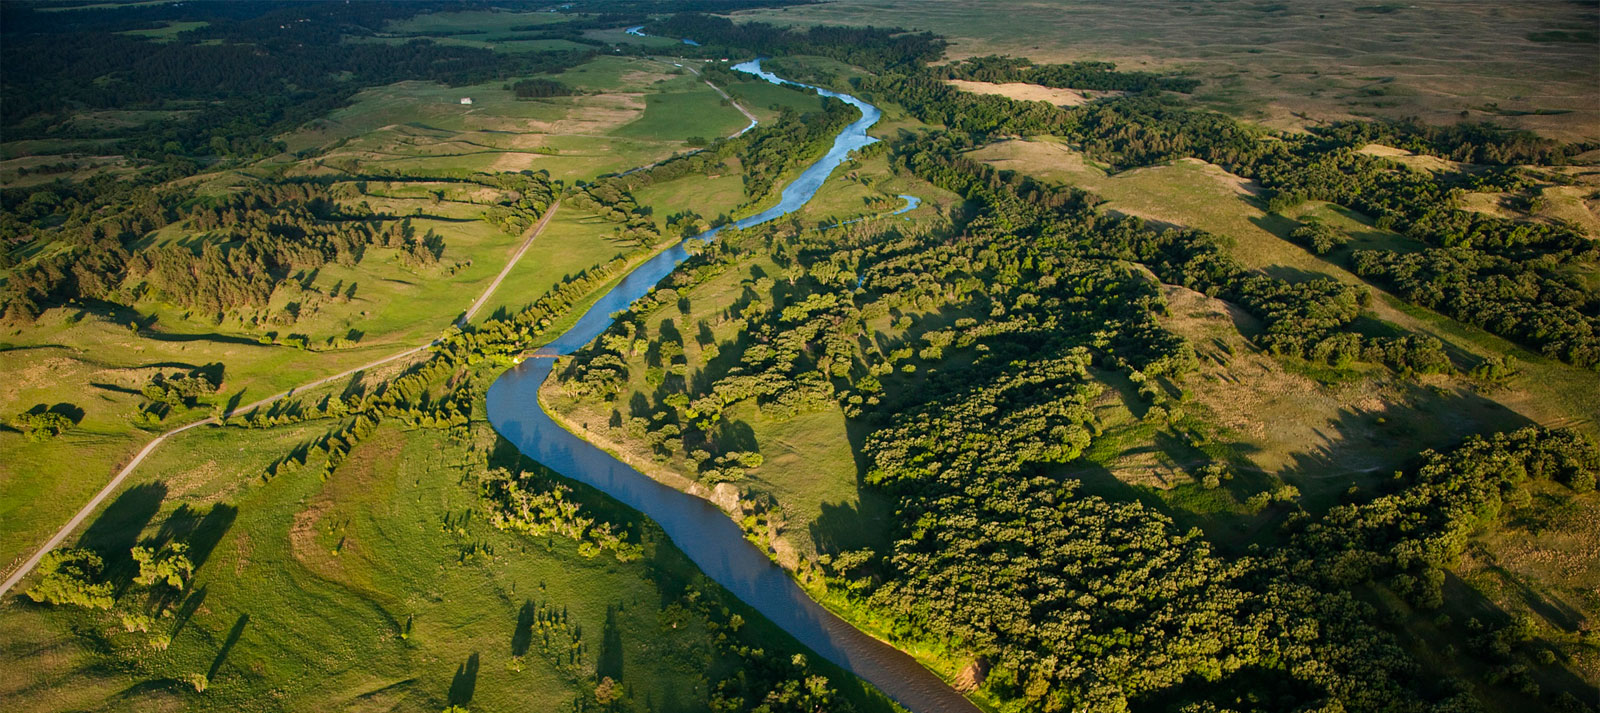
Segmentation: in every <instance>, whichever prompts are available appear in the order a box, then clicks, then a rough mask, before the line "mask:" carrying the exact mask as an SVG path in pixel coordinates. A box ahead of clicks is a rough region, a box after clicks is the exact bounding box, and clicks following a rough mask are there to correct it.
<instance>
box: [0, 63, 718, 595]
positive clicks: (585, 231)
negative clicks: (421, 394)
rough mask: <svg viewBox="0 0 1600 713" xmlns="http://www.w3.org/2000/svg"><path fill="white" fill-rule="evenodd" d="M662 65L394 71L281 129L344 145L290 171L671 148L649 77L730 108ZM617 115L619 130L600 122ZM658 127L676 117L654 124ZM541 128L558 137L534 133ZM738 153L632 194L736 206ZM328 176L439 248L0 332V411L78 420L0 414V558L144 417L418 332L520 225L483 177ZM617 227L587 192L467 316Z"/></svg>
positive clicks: (545, 279)
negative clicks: (180, 390)
mask: <svg viewBox="0 0 1600 713" xmlns="http://www.w3.org/2000/svg"><path fill="white" fill-rule="evenodd" d="M667 68H668V70H670V71H667V70H664V69H663V65H662V63H660V62H652V61H644V60H625V59H620V58H603V59H601V60H599V61H597V62H594V63H591V64H590V65H585V66H584V67H581V68H579V69H576V70H574V71H573V72H571V73H570V74H571V75H572V77H563V81H568V82H571V86H574V87H576V88H579V89H581V90H583V91H595V92H601V91H611V92H614V93H613V94H586V95H583V96H578V97H563V98H557V99H552V100H541V101H516V100H515V99H514V98H511V96H510V92H508V91H506V90H504V89H502V88H500V85H485V86H483V87H478V88H472V89H450V88H446V87H443V86H440V85H432V84H423V83H402V84H399V85H392V86H389V87H383V88H379V89H375V90H371V91H369V92H366V93H363V94H362V95H360V96H359V97H358V98H357V101H356V102H354V103H353V105H352V106H350V107H347V108H346V109H343V110H340V111H339V112H335V113H334V114H333V115H331V116H329V117H326V118H324V119H321V120H318V121H317V122H314V123H313V124H312V125H309V126H307V127H306V128H304V129H302V130H300V131H298V132H295V133H293V134H291V135H289V136H287V137H285V138H286V140H288V141H289V143H290V145H291V148H292V149H293V150H297V151H298V150H307V149H315V148H317V147H322V148H324V149H326V148H329V147H332V146H338V147H339V148H336V149H333V150H331V151H328V152H327V153H326V154H323V155H319V156H316V157H314V158H307V159H302V160H299V161H296V162H294V163H292V164H291V165H289V166H288V167H287V172H288V173H289V174H291V175H293V174H302V175H319V176H326V177H331V178H336V179H339V178H346V177H348V176H350V175H364V174H366V173H368V172H372V171H382V170H386V169H394V168H406V169H411V170H424V171H427V170H433V171H438V172H440V173H441V174H442V175H451V174H453V173H456V174H458V173H459V172H462V171H506V170H527V169H532V170H549V171H551V173H552V174H553V175H554V176H555V177H556V178H560V179H565V180H574V179H577V178H584V177H593V176H594V175H597V174H600V173H605V172H612V171H620V170H625V169H627V168H631V167H634V166H638V165H643V164H647V163H650V162H651V161H654V160H657V159H659V158H662V157H665V156H667V155H670V154H671V153H673V152H676V151H680V150H684V149H685V147H684V146H683V144H682V138H683V137H682V136H679V135H677V133H682V132H683V131H687V130H688V129H687V128H686V127H684V126H677V127H671V126H668V125H667V124H669V123H670V121H657V120H654V119H651V117H650V114H649V112H648V111H647V110H646V109H645V108H644V107H645V105H646V103H647V100H646V97H648V96H651V95H652V94H654V93H655V92H658V91H663V90H665V91H671V92H675V94H674V95H673V96H675V97H676V96H679V95H683V96H690V95H692V96H694V97H695V99H694V101H697V102H701V105H700V106H699V109H700V110H704V111H703V112H702V113H705V112H710V113H712V114H713V115H714V117H720V118H719V119H717V118H714V119H713V121H720V120H723V119H725V120H726V121H724V122H723V124H727V125H732V124H738V125H739V126H742V125H743V122H744V119H743V117H742V116H740V114H739V113H738V112H737V111H736V110H735V109H733V108H732V107H724V106H721V104H720V103H721V98H720V96H718V95H717V94H716V93H715V92H714V91H713V90H712V89H711V88H710V87H707V86H706V85H705V84H704V83H703V82H701V81H699V80H698V79H697V78H695V77H694V76H693V75H691V74H689V73H688V72H685V71H681V70H678V69H676V68H671V67H670V65H667ZM460 96H474V99H475V103H474V104H473V105H472V106H462V105H460V104H459V103H457V100H458V99H459V98H460ZM674 101H681V99H675V100H674ZM463 110H465V112H466V113H465V114H464V113H463ZM636 120H637V121H636ZM718 126H720V125H718ZM625 127H631V128H632V134H633V138H617V137H610V136H606V135H605V134H606V133H607V132H610V131H612V130H614V129H618V128H625ZM658 130H671V131H674V132H677V133H672V134H670V135H665V136H664V135H662V134H659V133H652V132H655V131H658ZM546 142H549V143H550V144H554V145H556V146H560V147H562V148H555V149H551V150H553V151H554V152H555V153H544V152H543V151H544V150H545V149H543V148H541V147H545V146H546ZM535 149H540V150H535ZM563 149H565V150H563ZM15 160H17V161H23V160H27V159H15ZM736 168H737V166H736V165H734V166H730V173H729V174H727V175H726V176H725V177H724V178H722V179H720V180H718V181H711V182H706V181H703V180H699V179H695V178H686V179H681V180H679V181H675V182H670V183H666V184H662V185H659V186H653V187H652V189H651V190H652V191H654V193H653V194H652V195H651V196H649V197H648V199H647V200H646V201H645V204H646V205H652V206H653V207H655V208H656V210H657V214H658V216H660V218H659V219H660V220H663V221H664V219H665V216H666V215H668V214H670V213H671V212H676V211H679V210H684V209H686V208H691V207H692V208H694V209H696V210H699V211H702V212H705V211H708V210H714V211H715V212H711V213H709V215H708V217H715V216H716V215H717V214H719V213H722V212H732V211H733V210H734V208H735V207H736V206H737V205H738V204H739V203H740V202H742V183H741V179H740V178H739V176H738V174H737V172H736ZM247 173H248V172H245V173H237V172H226V173H213V174H202V175H201V176H197V177H194V178H192V179H186V180H185V181H184V182H183V185H184V186H185V188H186V189H188V190H191V191H193V192H194V193H195V194H196V195H222V194H226V193H228V192H229V191H230V190H232V189H233V188H234V187H236V186H240V185H245V184H248V183H251V182H252V181H253V179H251V178H250V177H249V176H248V175H247ZM334 189H335V190H339V191H344V192H347V193H348V195H350V196H352V197H351V198H349V199H347V200H348V202H350V203H352V204H359V203H365V204H366V205H367V207H368V208H370V209H371V210H373V211H375V212H376V213H378V214H380V215H383V216H390V217H391V218H392V219H399V218H402V217H403V218H406V219H409V220H410V222H411V225H412V227H413V229H414V230H415V232H416V233H417V235H419V236H421V235H425V234H427V233H429V232H431V233H433V234H435V235H437V236H439V237H440V238H441V239H442V241H443V245H444V248H443V252H442V253H441V255H440V257H439V261H438V263H437V264H436V265H430V266H415V265H410V264H408V263H406V262H405V261H403V260H402V259H401V256H400V255H399V251H398V250H397V249H393V248H382V247H370V248H368V249H367V250H366V252H365V255H364V257H363V259H362V260H361V262H360V263H359V264H357V265H355V266H341V265H338V264H335V263H330V264H327V265H325V266H323V267H321V268H319V269H316V270H309V271H301V272H299V273H296V274H293V275H290V278H291V279H290V280H289V281H287V282H285V283H284V284H283V285H282V286H280V287H279V288H278V289H277V290H276V291H275V292H274V294H273V296H272V299H271V301H270V303H269V304H267V305H265V306H264V307H262V308H260V309H257V310H252V311H249V312H248V313H238V314H229V315H225V316H223V318H222V319H221V320H220V321H218V320H217V319H216V318H215V316H214V315H210V314H202V313H198V312H192V311H189V310H185V309H183V308H180V307H177V306H174V305H171V304H167V303H165V302H163V301H162V300H160V299H158V298H157V297H156V296H146V297H145V298H143V299H141V300H139V301H137V302H135V303H134V304H133V308H134V309H124V308H108V307H104V306H97V305H70V306H67V307H61V308H56V309H52V310H49V311H48V312H46V313H45V314H44V315H43V316H42V317H41V318H40V319H39V320H38V322H37V323H36V324H34V325H30V326H26V327H20V328H15V329H13V330H10V331H9V332H8V333H6V334H4V335H0V349H4V351H3V352H0V359H3V360H4V363H5V364H6V370H7V373H8V374H11V375H14V378H12V379H11V380H9V382H8V383H7V384H6V385H5V386H4V387H3V388H0V414H3V415H4V416H5V417H6V418H7V419H9V418H10V417H12V416H14V415H16V414H18V413H20V412H23V411H26V410H28V409H31V408H34V407H37V406H44V407H45V408H52V407H56V408H58V410H62V409H64V410H66V411H68V412H69V413H70V415H72V417H73V418H74V419H75V420H77V421H78V423H77V425H76V426H75V427H74V428H73V429H72V430H71V431H69V432H68V433H67V434H65V435H63V436H60V437H59V438H57V439H52V440H50V441H46V442H40V443H36V442H31V441H28V440H27V439H25V438H24V437H23V436H22V434H20V433H18V432H16V431H14V430H11V429H5V430H3V431H0V450H4V451H5V452H6V453H7V455H8V457H7V458H5V459H4V460H3V461H0V503H3V506H0V519H3V520H4V522H5V523H6V527H5V531H6V537H4V538H0V567H3V568H4V569H6V570H9V569H10V568H11V567H13V566H15V564H16V563H17V562H18V561H20V559H21V558H22V557H24V556H25V555H26V554H27V553H28V552H30V551H31V550H32V548H34V547H37V546H38V544H39V543H40V542H43V541H44V539H45V538H46V537H48V535H49V534H50V533H51V532H52V531H53V530H54V529H55V528H57V527H59V526H60V524H61V523H62V522H65V521H66V519H67V518H68V517H69V516H70V515H71V513H72V512H73V511H74V510H75V509H77V508H78V507H80V506H81V505H82V504H83V503H84V502H86V501H87V500H88V498H89V496H90V495H92V494H93V493H94V492H95V491H96V490H97V489H98V488H99V487H100V486H101V485H102V484H103V483H104V482H105V480H106V479H107V478H109V477H110V476H111V474H112V473H114V472H115V470H116V469H117V467H118V466H119V465H120V464H121V463H124V462H126V460H127V459H128V458H130V457H131V456H132V454H133V453H135V452H136V451H137V450H138V449H139V448H140V447H142V445H143V444H144V443H145V442H146V441H148V440H149V439H150V438H152V437H154V435H155V433H156V432H157V431H159V430H164V429H165V428H169V427H171V426H173V425H177V424H181V423H187V422H190V421H193V420H197V419H199V418H203V417H205V416H208V415H210V414H211V413H212V412H213V410H215V409H224V408H228V407H230V406H233V405H237V404H242V403H250V402H252V401H255V400H257V399H259V398H262V397H265V396H267V395H269V394H274V393H278V392H281V391H284V390H287V389H290V388H292V387H294V386H296V385H297V384H302V383H306V382H308V381H312V380H315V379H317V378H320V377H322V376H326V375H328V374H333V373H338V372H340V371H343V370H346V369H350V368H353V367H356V366H359V365H361V364H365V363H367V362H370V361H373V360H375V359H378V358H381V357H384V356H387V355H389V354H392V353H395V352H398V351H401V350H403V349H405V348H409V347H412V346H416V345H419V344H422V343H425V342H426V341H427V340H428V339H430V338H432V337H434V336H436V335H437V334H438V333H439V332H440V331H441V330H443V329H444V328H445V327H447V326H448V325H449V324H450V323H451V322H452V321H453V320H455V319H456V318H457V317H459V316H460V315H461V313H462V312H463V311H464V310H465V309H466V308H467V306H468V305H470V304H471V303H472V302H473V301H474V299H476V298H477V296H478V295H479V294H481V293H482V291H483V290H484V288H485V287H486V286H487V285H488V284H489V282H490V281H491V280H492V279H493V278H494V277H495V275H497V274H498V273H499V271H500V270H501V268H502V267H504V265H505V264H506V261H507V260H509V259H510V257H511V255H512V254H513V253H514V252H515V250H516V249H517V247H518V246H519V245H521V243H522V241H523V237H524V236H522V235H509V234H506V233H504V232H502V231H501V230H499V229H498V228H496V227H494V226H492V225H491V224H489V223H488V222H485V221H483V220H481V219H480V217H481V215H482V214H483V211H484V209H485V205H486V204H488V203H492V202H493V201H495V200H497V199H499V198H500V197H501V196H500V195H499V191H497V190H495V189H491V188H485V187H482V186H477V185H470V184H460V183H444V182H431V183H430V182H398V181H384V180H363V181H356V180H345V181H342V182H339V183H336V184H335V186H334ZM614 228H615V226H614V225H612V224H610V223H606V222H603V221H600V220H599V219H597V218H595V217H593V216H588V215H586V214H584V213H583V212H582V211H578V210H574V209H569V210H567V211H563V212H561V213H558V215H557V217H556V219H555V220H554V221H553V223H552V225H551V226H550V230H549V232H548V233H547V234H546V235H544V236H542V237H541V238H540V239H539V240H537V241H535V243H534V244H533V246H532V247H531V248H530V249H529V251H528V252H527V254H526V255H525V256H524V257H523V259H522V260H521V261H520V262H519V264H518V265H517V267H516V268H515V269H514V270H513V272H512V273H511V274H510V275H508V276H507V279H506V280H505V281H504V282H503V283H502V284H501V285H500V287H499V288H498V290H497V291H496V293H495V294H494V296H493V298H492V299H491V301H489V302H488V303H486V304H485V305H484V308H483V309H482V310H481V311H480V312H479V314H478V315H477V316H478V318H480V319H481V318H485V317H488V316H491V315H493V314H495V313H496V312H503V311H514V310H517V309H520V308H521V307H523V306H525V305H526V304H528V303H530V302H532V301H533V300H535V299H537V298H538V297H539V296H540V295H542V294H544V293H545V291H546V290H548V289H549V288H550V287H551V286H552V285H554V284H556V283H557V282H559V281H560V280H562V279H563V278H565V277H567V276H570V275H574V274H577V273H579V272H582V271H583V270H586V269H588V268H590V267H593V266H595V265H599V264H601V263H604V262H606V261H608V260H610V259H611V258H613V257H615V256H616V255H617V254H619V253H622V252H627V251H629V250H631V249H633V246H631V245H625V244H622V243H620V242H618V240H617V239H616V237H615V235H614V232H615V230H614ZM192 237H193V230H192V229H190V228H189V227H188V226H186V225H185V224H182V223H179V224H174V225H170V226H168V227H167V228H164V229H162V230H160V231H157V232H155V233H152V234H151V235H149V236H147V238H146V243H145V244H146V245H164V244H174V243H183V242H185V241H187V240H189V239H191V238H192ZM130 325H135V326H130ZM291 336H293V337H295V338H296V339H299V338H303V339H304V340H305V341H306V343H307V346H308V348H296V347H292V346H288V345H287V344H286V341H287V340H288V338H289V337H291ZM208 365H221V366H220V368H218V372H219V373H218V374H217V376H219V377H220V378H221V381H222V388H221V390H219V391H218V392H217V393H216V394H215V395H213V396H208V397H203V398H201V399H199V401H198V403H197V405H196V407H195V408H192V409H181V408H180V409H177V410H176V411H174V412H173V413H170V414H168V415H167V417H166V420H165V421H164V423H162V424H159V425H148V426H143V427H141V426H136V425H135V424H134V422H133V417H134V416H135V414H136V413H137V412H138V411H139V410H140V405H141V403H143V401H144V399H143V397H142V395H141V394H140V388H141V387H142V386H144V385H145V383H147V382H148V380H149V379H150V378H151V377H152V376H154V375H155V374H157V373H165V374H169V375H170V374H174V373H179V372H187V371H189V370H191V369H196V368H201V367H206V366H208Z"/></svg>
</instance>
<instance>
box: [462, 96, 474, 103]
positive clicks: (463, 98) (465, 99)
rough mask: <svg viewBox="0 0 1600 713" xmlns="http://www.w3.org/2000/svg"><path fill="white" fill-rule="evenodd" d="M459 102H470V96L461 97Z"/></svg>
mask: <svg viewBox="0 0 1600 713" xmlns="http://www.w3.org/2000/svg"><path fill="white" fill-rule="evenodd" d="M461 103H462V104H471V103H472V97H461Z"/></svg>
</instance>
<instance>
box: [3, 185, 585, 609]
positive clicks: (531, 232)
mask: <svg viewBox="0 0 1600 713" xmlns="http://www.w3.org/2000/svg"><path fill="white" fill-rule="evenodd" d="M560 206H561V201H556V202H554V203H551V204H550V208H549V209H547V210H546V211H545V212H544V215H543V216H542V217H540V218H539V222H537V223H535V224H534V225H533V227H531V228H529V229H528V232H527V237H525V238H523V240H522V245H521V246H519V247H518V248H517V251H516V252H515V253H512V255H511V259H509V260H507V261H506V266H505V267H504V268H502V269H501V270H500V274H499V275H496V276H495V278H494V281H493V282H490V283H489V286H488V287H487V288H485V289H484V291H483V294H481V295H479V296H478V299H477V301H476V302H473V303H472V306H471V307H468V308H467V311H466V312H463V313H462V314H461V316H460V317H458V318H456V321H455V326H457V327H461V326H465V325H466V324H467V321H468V320H470V319H472V315H474V314H476V313H477V312H478V310H479V309H481V308H482V307H483V304H484V303H485V302H488V301H489V296H490V295H493V294H494V291H495V289H496V288H498V287H500V283H501V282H504V281H505V279H506V275H509V274H511V268H513V267H516V264H517V261H518V260H521V259H522V255H523V254H524V253H526V252H528V246H530V245H532V244H533V239H534V238H537V237H539V234H540V233H542V232H544V227H545V226H546V225H548V224H549V223H550V218H551V217H552V216H554V215H555V214H556V209H557V208H559V207H560ZM438 343H439V340H438V339H437V338H435V339H433V340H431V341H429V342H428V343H427V344H423V345H422V346H418V347H412V348H410V349H407V350H405V351H403V352H399V353H397V354H390V355H389V356H386V357H384V358H382V359H378V360H376V361H370V362H367V363H366V364H362V365H361V366H358V367H355V368H353V369H347V370H345V371H341V372H339V373H337V374H334V375H332V376H325V377H322V378H320V379H317V380H316V381H311V382H308V383H304V384H301V385H299V386H296V387H294V388H292V389H289V390H288V391H284V392H280V393H276V394H273V395H271V396H268V397H266V398H264V399H261V400H259V401H255V402H253V403H249V404H245V405H243V406H239V407H236V408H234V409H233V410H232V411H230V412H229V413H230V414H231V413H243V412H248V411H249V410H251V409H254V408H260V407H262V406H266V405H267V404H270V403H272V402H274V401H278V400H279V399H283V398H287V397H289V396H292V395H294V394H295V392H298V391H305V390H306V389H314V388H316V387H318V386H322V385H324V384H327V383H329V382H332V381H338V380H339V379H343V378H345V377H347V376H350V375H352V374H355V373H357V372H361V371H366V370H368V369H372V368H375V367H379V366H383V365H384V364H388V363H389V362H392V361H397V360H400V359H404V358H406V357H408V356H411V355H413V354H416V353H418V352H421V351H425V350H427V349H428V348H429V347H432V346H433V345H435V344H438ZM217 422H218V420H217V417H216V416H211V417H209V418H206V419H202V420H199V421H195V422H194V423H191V424H188V425H185V426H179V427H177V428H174V429H172V430H170V431H167V432H165V433H163V434H161V435H159V436H156V437H155V440H152V441H150V442H149V443H147V444H145V446H144V448H142V449H140V451H139V452H138V453H137V454H135V455H134V456H133V460H131V461H128V464H127V465H125V466H123V467H122V470H119V471H117V474H116V476H115V477H113V478H112V479H111V482H109V483H106V486H105V487H104V488H101V489H100V492H98V493H95V496H94V497H93V498H92V499H90V500H89V502H88V504H86V505H84V506H83V507H82V508H80V509H79V510H78V513H77V514H76V515H73V516H72V519H71V520H68V521H67V524H65V525H62V526H61V529H60V530H57V531H56V534H55V535H53V536H51V537H50V539H49V540H47V541H46V542H45V543H44V546H43V547H40V548H39V550H38V551H37V552H34V553H33V556H31V557H29V558H28V559H27V560H25V561H24V562H23V563H22V565H21V566H19V567H17V569H16V571H14V572H12V573H11V576H9V577H7V578H6V581H5V582H4V583H3V584H0V596H5V593H6V592H9V591H11V588H12V587H15V586H17V583H18V582H21V581H22V578H23V577H26V576H28V573H29V572H31V571H33V568H34V567H37V566H38V565H39V560H41V559H43V558H44V555H45V553H46V552H49V551H50V550H53V549H55V548H56V547H57V546H59V545H60V544H61V542H62V541H63V540H65V539H67V536H68V535H71V534H72V531H73V530H76V529H78V526H79V525H82V524H83V521H84V520H87V519H89V516H90V515H93V514H94V511H95V510H96V509H98V508H99V507H100V503H103V502H105V500H106V498H108V497H110V496H111V494H112V493H113V492H116V490H117V488H118V487H119V486H121V485H122V481H124V480H127V478H128V476H129V475H131V474H133V469H135V468H138V467H139V464H140V463H142V462H144V459H145V457H147V456H149V455H150V454H151V453H152V452H154V451H155V449H156V446H159V445H161V444H162V443H163V442H165V441H166V440H167V439H168V438H171V437H173V436H176V435H178V434H180V433H183V432H184V431H187V430H189V429H191V428H199V427H200V426H208V425H211V424H215V423H217Z"/></svg>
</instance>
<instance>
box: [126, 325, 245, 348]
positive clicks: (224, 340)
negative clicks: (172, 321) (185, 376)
mask: <svg viewBox="0 0 1600 713" xmlns="http://www.w3.org/2000/svg"><path fill="white" fill-rule="evenodd" d="M139 336H141V337H144V338H145V339H153V340H155V341H158V342H216V343H218V344H246V345H249V346H255V347H259V346H261V342H259V341H257V340H255V339H251V338H249V337H241V336H237V335H233V334H219V333H217V332H212V333H210V334H172V333H168V332H153V331H150V330H148V329H141V330H139Z"/></svg>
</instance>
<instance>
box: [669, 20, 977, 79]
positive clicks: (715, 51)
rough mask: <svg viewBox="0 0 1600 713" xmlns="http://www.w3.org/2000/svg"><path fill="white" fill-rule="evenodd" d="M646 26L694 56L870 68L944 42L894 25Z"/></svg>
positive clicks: (916, 57) (917, 58) (927, 53)
mask: <svg viewBox="0 0 1600 713" xmlns="http://www.w3.org/2000/svg"><path fill="white" fill-rule="evenodd" d="M648 27H649V32H650V34H652V35H660V36H662V37H678V38H687V39H691V40H694V41H696V42H698V43H700V45H701V48H700V50H699V52H698V54H701V55H704V56H725V55H726V53H727V52H728V50H734V51H739V52H750V51H755V52H760V53H762V54H770V55H802V54H810V55H821V56H823V57H831V58H833V59H836V60H839V61H841V62H844V63H846V64H854V65H858V66H862V67H868V68H871V69H886V68H891V67H910V66H916V65H918V64H921V63H924V62H930V61H933V60H936V59H938V58H939V57H940V56H941V55H943V54H944V48H945V46H946V44H947V43H946V42H945V41H944V40H942V39H939V38H938V37H936V36H934V35H933V34H931V33H927V32H921V33H912V32H906V31H905V30H901V29H897V28H878V27H842V26H834V25H816V26H812V27H809V28H804V29H802V28H799V27H793V28H789V27H779V26H777V25H770V24H767V23H764V22H739V23H736V22H734V21H733V20H730V19H728V18H725V17H717V16H714V15H704V14H699V13H679V14H676V15H672V16H671V17H668V18H666V19H664V20H660V21H658V22H654V23H651V24H650V25H649V26H648ZM679 51H683V52H690V51H691V50H689V49H687V48H684V49H680V50H679Z"/></svg>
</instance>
